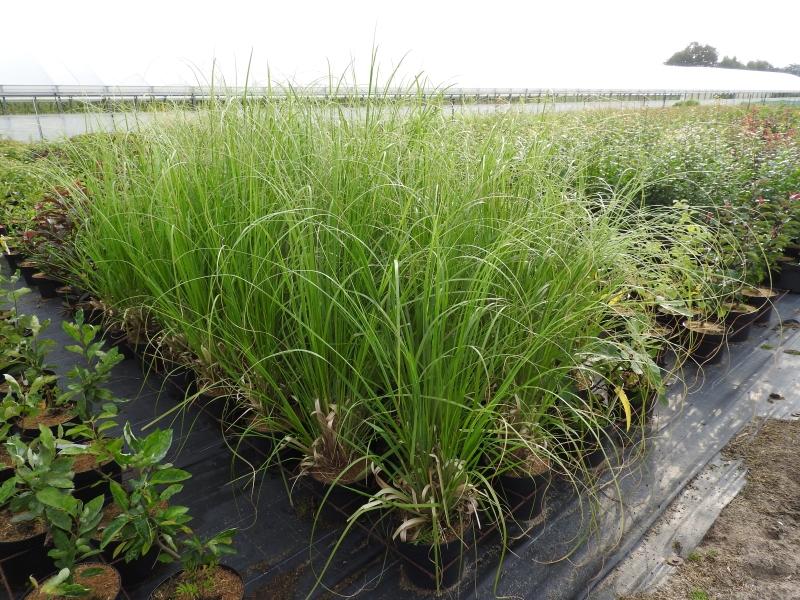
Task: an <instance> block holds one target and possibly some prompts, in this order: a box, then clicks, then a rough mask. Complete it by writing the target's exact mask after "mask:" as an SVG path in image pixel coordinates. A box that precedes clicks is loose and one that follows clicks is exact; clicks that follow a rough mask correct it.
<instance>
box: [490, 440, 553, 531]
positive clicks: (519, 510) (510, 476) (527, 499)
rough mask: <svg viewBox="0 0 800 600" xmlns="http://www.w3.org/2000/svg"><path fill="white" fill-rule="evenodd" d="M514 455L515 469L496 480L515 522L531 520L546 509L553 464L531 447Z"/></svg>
mask: <svg viewBox="0 0 800 600" xmlns="http://www.w3.org/2000/svg"><path fill="white" fill-rule="evenodd" d="M520 450H521V451H516V452H515V453H514V454H515V456H516V457H517V458H515V460H514V464H515V466H514V467H513V468H511V469H509V470H508V471H506V472H504V473H502V474H501V475H499V476H498V478H497V487H498V493H499V494H500V496H501V498H502V499H503V501H504V504H505V505H506V507H507V508H508V510H509V512H510V513H511V515H512V516H513V517H514V518H515V519H519V520H521V521H531V520H533V519H536V518H537V517H538V516H539V515H540V514H541V513H542V511H543V509H544V499H545V495H546V493H547V490H548V489H549V488H550V484H551V482H552V473H551V471H550V462H549V460H548V459H546V458H541V457H539V456H537V455H536V454H535V453H534V452H532V451H530V449H529V448H522V449H520Z"/></svg>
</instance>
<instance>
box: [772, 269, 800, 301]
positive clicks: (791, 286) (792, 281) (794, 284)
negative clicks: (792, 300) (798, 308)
mask: <svg viewBox="0 0 800 600" xmlns="http://www.w3.org/2000/svg"><path fill="white" fill-rule="evenodd" d="M777 287H778V289H781V290H786V291H788V292H791V293H793V294H800V264H798V263H797V261H793V262H785V263H783V266H782V267H781V274H780V276H779V277H778V283H777Z"/></svg>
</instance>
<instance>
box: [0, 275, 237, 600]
mask: <svg viewBox="0 0 800 600" xmlns="http://www.w3.org/2000/svg"><path fill="white" fill-rule="evenodd" d="M25 291H26V289H25V288H21V289H19V288H17V289H13V290H12V291H10V292H9V293H8V297H7V300H10V301H11V304H10V305H11V306H12V308H10V309H8V310H6V311H5V313H4V314H3V319H2V320H1V321H0V332H1V335H2V337H0V344H2V346H3V350H4V353H3V354H4V356H6V357H7V358H6V361H5V364H4V365H3V370H4V373H3V375H4V379H5V382H6V386H7V387H6V389H5V393H4V398H3V401H2V412H3V424H2V427H0V435H2V438H3V439H2V444H3V445H2V449H0V456H2V466H3V470H2V479H3V483H2V486H0V507H1V508H0V524H1V525H2V528H1V530H0V536H2V539H1V540H0V558H1V559H2V560H4V561H6V560H8V561H11V562H12V564H13V565H14V566H13V569H10V570H9V571H7V572H11V573H17V574H22V575H27V574H31V575H37V576H39V575H41V567H42V565H44V564H46V562H45V557H44V555H45V552H46V554H47V556H49V557H50V558H51V559H52V564H53V565H54V566H55V567H56V569H57V572H56V573H55V574H54V575H51V576H48V577H46V578H45V579H43V580H41V581H37V580H36V579H34V578H33V577H31V581H32V583H33V585H34V590H33V591H32V592H30V594H29V595H28V597H29V598H62V597H86V598H98V599H99V598H116V597H118V595H119V594H120V591H121V588H122V581H121V578H120V575H119V572H118V571H117V570H116V569H115V568H114V566H113V565H112V564H111V563H115V561H117V562H118V564H122V562H121V561H124V563H125V564H124V565H123V566H124V567H125V569H124V571H125V572H126V573H128V574H129V575H130V576H131V577H136V576H137V575H138V576H141V574H142V573H146V572H148V571H150V570H152V568H153V567H154V565H155V564H156V563H157V562H159V561H160V562H173V561H177V562H180V563H181V565H182V567H183V569H182V571H180V572H178V574H176V575H173V576H171V577H169V578H167V579H166V580H165V582H164V583H163V584H161V585H160V586H159V587H158V588H157V589H156V590H155V591H154V592H153V593H152V595H151V597H153V598H156V599H164V600H166V599H179V600H183V599H186V600H201V599H204V598H225V599H228V598H241V597H242V596H243V593H244V592H243V585H242V581H241V578H240V576H239V575H238V574H237V573H236V572H235V571H233V570H232V569H230V568H229V567H225V566H223V565H221V564H220V562H219V561H220V559H221V558H222V557H224V556H225V555H226V554H230V553H232V552H233V548H232V540H233V534H234V532H233V530H226V531H223V532H221V533H219V534H217V535H216V536H213V537H212V538H210V539H207V540H201V539H200V538H199V537H197V535H196V534H195V533H194V532H193V531H192V529H191V527H190V525H189V522H190V520H191V516H190V514H189V511H188V509H187V508H186V507H185V506H180V505H177V504H174V503H173V502H172V498H173V496H174V495H175V494H177V493H179V492H180V491H181V489H182V488H183V485H184V482H185V481H186V480H188V479H189V477H190V474H189V473H188V472H186V471H183V470H181V469H178V468H176V467H174V466H173V465H171V464H170V463H168V462H166V461H165V458H166V456H167V453H168V451H169V448H170V446H171V444H172V431H171V430H156V431H154V432H153V433H151V434H149V435H147V436H146V437H143V438H138V437H137V436H135V435H134V434H133V432H132V430H131V428H130V425H129V424H127V423H126V424H125V425H124V427H123V431H122V435H121V436H117V435H114V433H113V432H114V431H115V430H116V429H118V428H117V423H116V418H117V405H118V404H119V402H120V400H119V399H118V398H116V397H114V395H113V394H111V392H110V391H109V390H108V389H107V387H106V384H107V382H108V379H109V377H110V374H111V370H112V369H113V367H114V365H116V364H117V363H118V362H119V361H120V360H122V356H121V355H120V354H119V353H118V351H117V350H116V349H111V350H110V351H108V352H106V351H104V350H103V349H102V348H103V342H102V341H100V340H98V339H97V336H98V329H97V328H96V327H94V326H92V325H89V324H86V323H84V322H83V314H82V312H80V311H79V312H78V313H77V316H76V320H75V322H74V323H71V322H64V324H63V328H64V331H65V332H66V333H67V334H68V335H69V337H70V338H72V340H73V341H74V342H75V343H74V344H72V345H70V346H68V347H67V350H69V351H71V352H74V353H76V354H77V355H79V357H80V358H79V362H78V363H76V365H75V366H74V367H73V368H72V369H71V370H70V371H69V372H68V373H67V381H68V383H67V385H66V386H65V389H63V390H62V388H61V385H60V381H59V378H58V377H57V376H56V375H55V374H53V371H52V370H51V369H50V368H49V365H47V363H46V357H47V351H48V349H49V348H50V347H51V346H52V343H48V342H50V341H49V340H46V339H45V338H44V337H43V331H44V329H45V327H46V324H43V323H38V321H37V319H36V318H35V317H34V316H30V315H20V314H18V313H17V311H16V308H14V305H15V301H16V300H17V299H18V298H19V297H20V295H21V294H23V293H24V292H25ZM48 548H49V550H48ZM100 555H102V557H103V559H104V560H103V562H98V561H97V560H96V558H97V557H98V556H100Z"/></svg>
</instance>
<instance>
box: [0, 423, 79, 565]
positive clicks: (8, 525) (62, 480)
mask: <svg viewBox="0 0 800 600" xmlns="http://www.w3.org/2000/svg"><path fill="white" fill-rule="evenodd" d="M6 449H7V451H8V454H9V456H10V458H11V461H12V463H13V466H14V476H13V477H11V478H10V479H8V480H6V481H5V482H4V483H3V484H2V487H0V506H2V510H0V557H3V558H6V557H8V556H11V555H14V554H16V553H19V552H22V551H23V550H28V554H27V555H26V558H29V559H30V564H36V563H37V562H40V561H41V559H42V556H43V555H44V540H45V536H46V531H47V528H46V524H47V522H49V521H50V520H51V518H50V517H51V516H52V515H51V513H52V512H53V510H54V509H52V508H51V507H50V506H49V505H48V504H46V503H44V502H42V498H43V497H46V498H51V499H52V498H56V497H71V492H72V489H73V486H74V484H73V481H72V479H73V472H72V459H71V458H70V457H68V456H64V455H61V454H60V453H58V451H57V448H56V439H55V437H54V436H53V433H52V432H51V431H50V430H49V429H48V428H46V427H41V428H40V434H39V437H38V438H36V439H35V440H33V441H32V442H31V443H30V444H26V443H25V442H24V441H22V440H21V439H19V437H16V436H12V437H11V438H9V440H8V441H7V442H6ZM54 518H56V519H57V518H58V517H57V516H56V517H54ZM27 566H29V564H28V563H26V568H25V569H24V571H26V572H30V570H32V569H28V568H27Z"/></svg>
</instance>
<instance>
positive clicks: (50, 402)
mask: <svg viewBox="0 0 800 600" xmlns="http://www.w3.org/2000/svg"><path fill="white" fill-rule="evenodd" d="M4 378H5V384H6V386H7V390H8V391H7V393H6V395H5V398H4V399H3V403H2V410H3V414H4V416H5V418H6V419H7V420H13V422H14V424H15V426H16V428H17V430H18V431H19V432H20V435H21V436H22V438H23V439H26V440H31V439H33V438H34V437H36V435H38V433H39V428H40V427H47V428H48V429H50V428H57V427H59V426H61V425H63V424H64V423H67V422H68V421H70V420H71V419H73V418H74V417H75V412H74V410H73V407H72V406H71V405H69V404H68V403H60V402H58V398H59V396H58V395H57V392H56V390H57V388H55V387H54V385H55V379H56V378H55V377H54V376H52V375H37V376H36V378H35V379H33V380H32V381H31V382H30V383H29V384H28V385H27V386H25V385H23V383H22V382H21V380H18V379H14V377H12V376H11V375H8V374H6V375H5V377H4ZM54 398H55V399H54Z"/></svg>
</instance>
